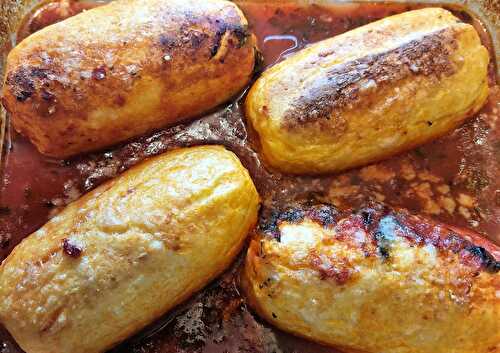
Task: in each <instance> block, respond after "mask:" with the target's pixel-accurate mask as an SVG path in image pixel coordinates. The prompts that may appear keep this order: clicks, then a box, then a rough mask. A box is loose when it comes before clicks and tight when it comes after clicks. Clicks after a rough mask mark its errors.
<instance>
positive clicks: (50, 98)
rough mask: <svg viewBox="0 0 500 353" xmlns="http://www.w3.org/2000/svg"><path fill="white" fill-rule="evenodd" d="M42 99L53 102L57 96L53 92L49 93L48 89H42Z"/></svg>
mask: <svg viewBox="0 0 500 353" xmlns="http://www.w3.org/2000/svg"><path fill="white" fill-rule="evenodd" d="M40 97H42V99H43V100H44V101H46V102H52V101H54V99H55V96H54V94H53V93H52V92H49V91H47V90H46V89H42V90H41V91H40Z"/></svg>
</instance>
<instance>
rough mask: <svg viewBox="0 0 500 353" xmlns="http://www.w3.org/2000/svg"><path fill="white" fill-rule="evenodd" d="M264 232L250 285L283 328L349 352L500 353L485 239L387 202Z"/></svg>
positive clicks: (499, 305) (284, 219) (255, 244)
mask: <svg viewBox="0 0 500 353" xmlns="http://www.w3.org/2000/svg"><path fill="white" fill-rule="evenodd" d="M259 229H260V231H259V232H258V234H257V236H256V237H254V239H253V241H252V243H251V244H250V249H249V251H248V255H247V259H246V266H245V270H244V275H243V285H244V288H245V292H246V294H247V296H248V300H249V303H250V305H251V306H252V307H253V308H254V309H255V310H256V311H257V312H258V313H259V314H260V315H261V316H262V317H264V318H265V319H266V320H268V321H269V322H271V323H273V324H274V325H276V326H278V327H279V328H281V329H283V330H286V331H288V332H291V333H293V334H296V335H299V336H303V337H306V338H309V339H311V340H314V341H317V342H321V343H324V344H328V345H332V346H336V347H339V348H341V349H342V351H346V352H352V350H356V351H359V352H365V353H380V352H384V353H431V352H433V353H493V352H499V349H500V273H499V271H500V262H499V261H498V260H499V259H500V248H499V247H498V246H496V245H494V244H492V243H490V242H488V241H486V240H484V239H481V238H480V237H479V236H478V235H476V234H474V233H472V232H469V231H464V230H460V229H454V228H452V227H449V226H447V225H445V224H440V223H437V222H434V221H432V220H430V219H426V218H424V217H420V216H415V215H411V214H409V213H408V212H407V211H404V210H391V209H387V208H384V207H382V206H379V205H376V206H371V207H365V208H362V209H360V210H357V211H355V212H346V213H341V212H338V211H337V210H336V209H334V208H333V207H331V206H329V205H318V206H312V207H296V208H292V209H288V210H286V211H285V212H278V213H276V214H275V215H274V217H273V218H272V219H271V220H270V221H269V222H264V223H263V224H261V225H260V227H259Z"/></svg>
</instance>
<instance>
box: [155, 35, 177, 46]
mask: <svg viewBox="0 0 500 353" xmlns="http://www.w3.org/2000/svg"><path fill="white" fill-rule="evenodd" d="M159 42H160V45H161V46H162V47H163V48H164V49H168V50H171V49H173V48H175V46H176V40H175V38H174V37H171V36H169V35H167V34H160V38H159Z"/></svg>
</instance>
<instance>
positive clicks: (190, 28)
mask: <svg viewBox="0 0 500 353" xmlns="http://www.w3.org/2000/svg"><path fill="white" fill-rule="evenodd" d="M255 45H256V44H255V38H254V36H253V35H252V34H251V33H250V32H249V31H248V24H247V21H246V19H245V17H244V16H243V14H242V13H241V11H240V10H239V9H238V8H237V7H236V5H234V4H232V3H230V2H228V1H223V0H209V1H204V2H203V3H200V2H198V1H195V0H188V1H181V0H168V1H164V0H152V1H147V2H144V1H140V0H118V1H115V2H113V3H111V4H108V5H106V6H102V7H99V8H96V9H92V10H89V11H86V12H85V13H82V14H80V15H77V16H74V17H71V18H69V19H67V20H65V21H63V22H60V23H57V24H55V25H52V26H49V27H47V28H45V29H42V30H41V31H39V32H36V33H35V34H33V35H31V36H30V37H28V38H27V39H25V40H23V41H22V42H21V43H19V45H18V46H17V47H15V48H14V49H13V50H12V51H11V52H10V54H9V56H8V59H7V67H6V77H5V88H4V90H3V104H4V106H5V107H6V108H7V110H8V111H9V112H10V113H11V115H12V122H13V125H14V127H15V128H16V130H18V131H19V132H21V133H22V134H25V135H27V136H28V137H29V138H30V139H31V141H32V142H33V143H34V144H35V145H36V146H37V147H38V149H39V150H40V151H41V152H42V153H44V154H47V155H50V156H54V157H67V156H70V155H73V154H77V153H81V152H86V151H90V150H94V149H98V148H102V147H105V146H109V145H112V144H114V143H117V142H120V141H123V140H126V139H129V138H131V137H133V136H137V135H140V134H143V133H145V132H147V131H150V130H152V129H157V128H160V127H163V126H166V125H169V124H173V123H176V122H178V121H180V120H182V119H186V118H189V117H193V116H196V115H199V114H202V113H204V112H207V111H208V110H210V109H212V108H214V107H215V106H217V105H219V104H221V103H223V102H224V101H226V100H228V99H229V98H230V97H232V96H233V95H235V94H236V93H237V92H238V91H239V90H241V89H242V88H243V87H244V86H245V85H246V83H247V82H248V80H249V79H250V77H251V75H252V72H253V68H254V60H255V58H254V53H255V50H256V49H255Z"/></svg>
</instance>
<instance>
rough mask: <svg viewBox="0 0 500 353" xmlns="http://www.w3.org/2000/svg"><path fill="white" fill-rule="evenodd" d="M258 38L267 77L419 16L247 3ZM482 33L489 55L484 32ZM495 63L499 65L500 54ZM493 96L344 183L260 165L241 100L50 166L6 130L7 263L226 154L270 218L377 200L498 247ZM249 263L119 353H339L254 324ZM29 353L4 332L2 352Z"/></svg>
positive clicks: (59, 6) (2, 250) (30, 23)
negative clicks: (165, 161) (244, 292)
mask: <svg viewBox="0 0 500 353" xmlns="http://www.w3.org/2000/svg"><path fill="white" fill-rule="evenodd" d="M103 2H104V1H95V2H90V1H71V0H61V1H52V2H43V4H42V5H40V6H38V7H37V8H36V9H34V10H33V11H32V12H31V13H30V14H28V15H27V17H26V19H25V20H24V22H23V24H22V25H21V27H20V29H19V32H18V34H17V38H18V41H20V40H22V39H23V38H25V37H27V36H28V35H29V34H30V33H33V32H35V31H37V30H39V29H41V28H43V27H45V26H47V25H50V24H51V23H54V22H57V21H60V20H62V19H64V18H67V17H69V16H72V15H75V14H76V13H79V12H81V11H83V10H86V9H88V8H91V7H94V6H98V5H100V4H101V3H103ZM239 5H240V7H241V8H242V10H243V11H244V12H245V15H246V16H247V18H248V20H249V22H250V26H251V29H252V30H253V31H254V32H255V34H256V35H257V37H258V38H259V47H260V49H261V51H262V54H263V59H264V60H263V65H262V69H265V67H268V66H270V65H273V64H274V63H276V62H278V61H280V60H282V59H284V58H286V57H287V56H289V55H291V54H293V53H294V52H296V51H297V50H300V49H301V48H303V47H305V46H306V45H308V44H310V43H314V42H316V41H319V40H322V39H325V38H328V37H331V36H334V35H336V34H339V33H342V32H345V31H348V30H350V29H352V28H355V27H358V26H361V25H363V24H366V23H369V22H372V21H374V20H377V19H380V18H383V17H386V16H390V15H393V14H396V13H400V12H403V11H407V10H410V9H414V8H417V7H421V5H420V6H417V5H396V4H393V5H388V4H384V5H380V4H356V5H353V4H341V5H340V4H339V5H335V6H332V7H322V6H317V5H308V6H298V5H295V4H293V3H283V4H280V5H277V4H263V3H253V2H251V1H248V2H240V3H239ZM455 13H456V14H457V15H458V16H459V17H461V18H462V19H463V20H464V21H466V22H469V23H472V24H474V25H475V26H476V28H477V29H478V31H479V33H480V34H481V36H482V39H483V42H484V43H485V44H486V45H487V46H489V47H490V48H491V45H490V42H489V37H488V35H487V33H486V32H485V31H484V29H483V28H482V26H481V24H480V23H479V22H478V21H476V20H475V19H473V18H471V17H470V16H469V15H467V14H466V13H465V12H460V11H458V12H457V11H455ZM492 56H493V55H492ZM490 73H491V75H490V86H491V87H492V89H491V94H490V98H489V101H488V103H487V104H486V106H485V107H484V108H483V109H482V111H481V112H480V113H478V114H477V115H476V116H475V117H474V118H472V119H470V120H469V121H468V122H467V123H465V124H464V126H462V127H460V128H459V129H457V130H455V131H454V132H452V133H450V134H449V135H447V136H445V137H443V138H441V139H439V140H437V141H434V142H432V143H429V144H427V145H424V146H422V147H420V148H417V149H415V150H412V151H410V152H408V153H405V154H402V155H399V156H396V157H394V158H392V159H390V160H387V161H384V162H381V163H377V164H374V165H371V166H368V167H364V168H361V169H356V170H353V171H349V172H346V173H342V174H339V175H335V176H324V177H289V176H286V175H281V174H279V173H277V172H275V171H272V170H269V169H267V168H266V167H265V166H264V165H263V164H262V162H261V160H260V158H259V155H258V153H257V151H258V145H257V143H256V138H255V134H254V133H253V131H251V130H250V129H249V127H248V126H247V125H246V123H245V118H244V115H243V112H242V109H241V106H242V99H243V98H244V92H243V93H242V95H241V96H240V97H239V98H238V99H236V100H235V101H233V102H231V103H230V104H228V105H226V106H223V107H221V108H220V109H219V110H218V111H217V112H215V113H213V114H210V115H208V116H204V117H202V118H201V119H197V120H194V121H192V122H190V123H185V124H181V125H178V126H175V127H172V128H168V129H165V130H161V131H158V132H156V133H153V134H151V135H149V136H144V137H141V138H138V139H136V140H133V141H131V142H129V143H126V144H123V145H120V146H117V147H115V148H113V149H110V150H106V151H103V152H101V153H95V154H91V155H87V156H83V157H78V158H75V159H72V160H68V161H60V160H53V159H49V158H46V157H43V156H42V155H40V154H39V153H38V152H37V151H36V149H35V148H34V147H33V146H32V145H31V144H30V143H29V142H28V141H27V140H26V139H25V138H23V137H22V136H20V135H18V134H17V133H16V132H15V131H14V130H13V129H11V128H9V127H8V131H7V141H6V148H5V151H4V155H3V166H2V167H3V174H2V175H1V179H0V261H2V260H3V259H4V258H5V257H6V256H7V255H8V254H9V253H10V251H11V250H12V248H13V247H14V246H15V245H16V244H18V243H19V242H20V241H21V240H22V239H23V238H24V237H26V236H28V235H29V234H31V233H32V232H33V231H35V230H36V229H37V228H39V227H40V226H41V225H43V224H44V223H45V222H46V221H47V220H48V219H49V218H50V217H52V216H53V215H55V214H57V212H58V211H60V210H61V208H62V207H64V205H66V204H67V203H69V202H71V201H73V200H75V199H77V198H78V197H79V196H81V195H82V194H83V193H85V192H88V191H89V190H91V189H93V188H94V187H96V186H97V185H99V184H101V183H102V182H104V181H106V180H108V179H110V178H112V177H114V176H116V175H118V174H119V173H121V172H123V171H124V170H126V169H127V168H129V167H131V166H133V165H134V164H137V163H138V162H140V161H141V160H143V159H145V158H147V157H149V156H153V155H156V154H159V153H162V152H165V151H167V150H170V149H172V148H176V147H180V146H193V145H199V144H224V145H225V146H227V147H228V148H229V149H231V150H232V151H234V152H235V153H236V154H237V155H238V156H239V157H240V159H241V160H242V162H243V164H244V165H245V166H246V167H247V168H248V169H249V170H250V173H251V174H252V177H253V179H254V181H255V183H256V185H257V188H258V189H259V192H260V194H261V196H262V199H263V212H264V214H265V213H266V211H268V210H270V209H272V208H273V207H281V206H283V205H286V204H287V203H290V202H295V201H304V200H311V199H313V200H318V201H322V202H330V203H333V204H335V205H337V206H339V207H342V208H343V207H356V206H357V205H360V204H362V203H364V202H366V201H367V200H377V201H381V202H385V203H387V204H389V205H392V206H402V207H405V208H408V209H410V210H412V211H415V212H419V213H422V214H428V215H430V216H432V217H434V218H436V219H439V220H441V221H444V222H447V223H450V224H453V225H456V226H464V227H468V228H471V229H474V230H476V231H477V232H480V233H482V234H483V235H485V236H486V237H489V238H490V239H492V240H493V241H495V242H496V243H500V232H499V230H500V180H499V179H500V178H498V175H500V174H499V170H498V168H499V164H500V163H499V162H500V128H499V127H498V126H497V119H498V117H499V115H500V114H499V110H500V88H499V87H498V86H497V85H496V80H495V74H494V73H495V68H494V66H493V64H491V68H490ZM240 264H241V258H240V259H239V260H238V261H237V262H236V263H235V264H234V265H233V267H232V268H231V269H230V270H228V272H227V273H226V274H225V275H223V276H222V277H221V278H220V279H218V280H217V281H215V282H214V283H213V284H211V285H210V286H209V287H208V288H206V289H205V290H203V291H202V292H201V293H199V294H197V295H196V296H195V297H194V298H192V299H191V300H190V301H189V302H188V303H186V304H184V305H182V306H181V307H179V308H178V309H176V310H174V312H173V313H169V314H167V315H166V316H165V317H163V318H162V319H160V320H158V322H156V323H154V324H153V325H151V326H150V327H148V328H147V329H145V330H144V331H143V332H141V333H139V334H138V335H136V336H135V337H133V338H131V339H129V340H128V341H127V342H124V343H123V344H121V345H120V346H118V347H116V348H115V349H113V351H112V352H115V353H121V352H123V353H124V352H137V353H139V352H141V353H153V352H154V353H159V352H165V353H167V352H221V353H222V352H228V353H239V352H256V353H272V352H276V353H292V352H296V353H309V352H316V353H323V352H325V353H326V352H329V353H334V352H336V351H335V350H333V349H331V348H326V347H323V346H319V345H316V344H313V343H310V342H307V341H305V340H302V339H299V338H296V337H293V336H290V335H287V334H285V333H282V332H280V331H279V330H277V329H274V328H272V327H270V326H268V325H266V324H265V323H263V322H262V321H260V320H259V319H258V318H256V317H255V316H254V315H253V314H252V313H250V312H249V311H248V310H247V308H246V306H245V303H244V300H243V298H242V297H241V295H240V293H239V291H238V286H237V275H238V270H239V266H240ZM14 352H15V353H19V352H22V350H20V349H19V347H17V346H16V344H15V342H14V341H13V340H12V338H11V337H10V336H9V335H8V333H7V332H6V331H5V330H3V329H1V328H0V353H14Z"/></svg>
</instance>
